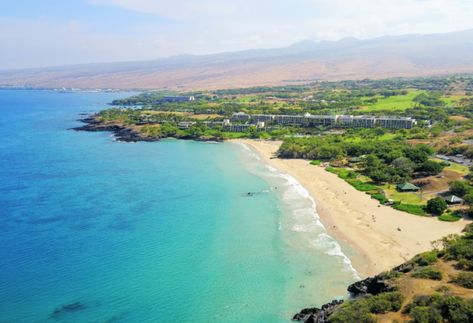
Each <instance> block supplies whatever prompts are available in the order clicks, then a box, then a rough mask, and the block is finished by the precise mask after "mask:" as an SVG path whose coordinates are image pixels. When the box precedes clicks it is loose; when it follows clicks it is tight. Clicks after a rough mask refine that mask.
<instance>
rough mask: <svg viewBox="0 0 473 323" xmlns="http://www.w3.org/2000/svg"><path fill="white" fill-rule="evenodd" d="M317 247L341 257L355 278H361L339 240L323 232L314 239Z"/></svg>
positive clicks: (330, 254) (331, 254)
mask: <svg viewBox="0 0 473 323" xmlns="http://www.w3.org/2000/svg"><path fill="white" fill-rule="evenodd" d="M313 244H314V246H315V247H316V248H319V249H322V250H324V251H325V253H326V254H327V255H329V256H334V257H340V258H341V259H342V261H343V264H344V265H345V268H346V269H347V270H349V271H351V272H352V273H353V276H354V277H355V279H360V276H359V274H358V272H357V271H356V269H355V268H354V267H353V264H352V263H351V260H350V258H348V257H347V256H346V255H345V254H344V253H343V251H342V248H341V247H340V245H339V244H338V242H337V241H336V240H335V239H333V238H332V237H331V236H329V235H328V234H327V233H325V232H324V233H321V234H319V235H318V237H317V238H316V239H315V240H314V241H313Z"/></svg>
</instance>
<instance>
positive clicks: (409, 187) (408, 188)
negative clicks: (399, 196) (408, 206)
mask: <svg viewBox="0 0 473 323" xmlns="http://www.w3.org/2000/svg"><path fill="white" fill-rule="evenodd" d="M397 190H398V191H399V192H417V191H418V190H420V188H419V187H417V186H415V185H414V184H411V183H403V184H398V185H397Z"/></svg>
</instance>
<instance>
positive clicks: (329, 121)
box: [306, 114, 337, 127]
mask: <svg viewBox="0 0 473 323" xmlns="http://www.w3.org/2000/svg"><path fill="white" fill-rule="evenodd" d="M306 118H307V125H308V126H309V127H315V126H333V125H335V124H336V123H337V116H336V115H333V116H318V115H310V114H308V115H306Z"/></svg>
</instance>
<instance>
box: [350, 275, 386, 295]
mask: <svg viewBox="0 0 473 323" xmlns="http://www.w3.org/2000/svg"><path fill="white" fill-rule="evenodd" d="M347 290H348V291H349V292H350V294H351V295H352V296H353V297H358V296H363V295H366V294H371V295H378V294H381V293H386V292H392V291H394V290H395V287H394V286H392V285H391V284H390V282H389V279H387V277H386V276H385V275H383V274H381V275H376V276H374V277H368V278H366V279H363V280H360V281H358V282H356V283H353V284H351V285H350V286H348V288H347Z"/></svg>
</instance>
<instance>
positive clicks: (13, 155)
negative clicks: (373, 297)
mask: <svg viewBox="0 0 473 323" xmlns="http://www.w3.org/2000/svg"><path fill="white" fill-rule="evenodd" d="M131 94H132V93H92V92H89V93H87V92H73V93H60V92H53V91H22V90H1V91H0V113H1V118H0V232H1V233H0V246H1V248H0V322H49V321H51V322H54V321H57V322H174V321H179V322H289V321H290V318H291V317H292V315H293V314H295V313H296V312H298V311H299V310H300V309H301V308H303V307H308V306H317V305H321V304H323V303H325V302H327V301H330V300H331V299H333V298H341V297H345V296H346V287H347V285H348V284H349V283H351V282H353V281H355V280H356V278H357V274H356V272H355V271H354V269H353V268H352V267H351V263H350V261H349V258H348V257H347V256H350V255H351V254H352V252H351V251H350V249H349V248H348V247H347V246H344V245H341V244H340V243H338V242H336V241H335V240H334V239H332V238H331V237H330V236H329V235H328V234H327V233H326V231H325V228H324V227H323V225H322V224H321V222H320V221H319V219H318V216H317V214H316V213H315V204H314V201H313V200H312V199H311V197H310V196H309V194H308V193H307V191H306V190H305V189H304V188H303V187H302V186H300V185H299V183H298V182H297V181H295V180H294V179H293V178H292V177H290V176H288V175H285V174H281V173H279V172H278V171H277V170H275V169H272V168H271V167H268V166H267V165H265V164H263V163H262V162H261V161H260V160H259V158H258V156H257V155H256V154H255V153H253V152H252V151H251V150H250V149H248V148H247V147H246V146H243V145H241V144H236V143H223V144H222V143H220V144H211V143H202V142H193V141H179V140H171V139H169V140H163V141H160V142H156V143H145V142H140V143H120V142H116V141H114V139H113V137H112V136H111V134H110V133H107V132H102V133H89V132H75V131H72V130H68V129H69V128H71V127H74V126H78V125H79V124H80V123H79V122H78V121H76V120H77V119H78V118H80V117H81V114H84V113H90V112H93V111H98V110H100V109H104V108H106V107H107V106H106V104H107V103H108V102H111V101H112V100H113V99H117V98H122V97H126V96H130V95H131ZM248 192H251V193H252V194H250V195H248ZM253 193H254V194H253ZM342 251H343V252H342Z"/></svg>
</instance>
